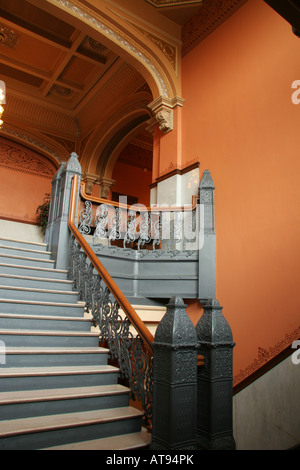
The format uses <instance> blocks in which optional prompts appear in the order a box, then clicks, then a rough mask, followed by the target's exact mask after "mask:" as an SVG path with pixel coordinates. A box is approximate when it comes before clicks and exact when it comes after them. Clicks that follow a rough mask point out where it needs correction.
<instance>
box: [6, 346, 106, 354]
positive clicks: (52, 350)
mask: <svg viewBox="0 0 300 470" xmlns="http://www.w3.org/2000/svg"><path fill="white" fill-rule="evenodd" d="M108 351H109V350H108V349H106V348H99V347H98V346H96V347H94V348H93V347H92V348H89V347H86V348H83V347H79V348H74V347H70V348H69V347H66V348H64V347H61V348H60V347H46V348H44V347H36V348H32V347H15V348H14V347H12V348H10V347H7V348H6V352H7V353H10V354H32V353H35V354H56V353H66V354H76V353H78V352H83V353H86V354H90V353H98V354H103V353H107V352H108Z"/></svg>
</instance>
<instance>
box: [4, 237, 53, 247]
mask: <svg viewBox="0 0 300 470" xmlns="http://www.w3.org/2000/svg"><path fill="white" fill-rule="evenodd" d="M3 240H4V241H6V242H15V243H26V244H29V245H37V246H47V243H40V242H32V241H28V240H18V239H16V238H7V237H0V241H3Z"/></svg>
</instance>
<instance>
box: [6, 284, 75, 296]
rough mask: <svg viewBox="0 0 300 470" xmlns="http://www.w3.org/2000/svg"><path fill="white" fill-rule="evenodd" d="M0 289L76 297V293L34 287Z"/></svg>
mask: <svg viewBox="0 0 300 470" xmlns="http://www.w3.org/2000/svg"><path fill="white" fill-rule="evenodd" d="M0 289H6V290H11V291H14V290H18V291H21V292H42V293H44V294H49V293H50V294H62V295H70V296H72V295H73V296H74V295H78V292H76V291H73V290H71V291H64V290H56V289H39V288H35V287H19V286H5V285H2V284H1V285H0Z"/></svg>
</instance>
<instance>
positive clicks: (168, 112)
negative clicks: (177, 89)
mask: <svg viewBox="0 0 300 470" xmlns="http://www.w3.org/2000/svg"><path fill="white" fill-rule="evenodd" d="M183 103H184V99H183V98H180V97H179V96H175V97H174V98H166V97H164V96H159V97H158V98H156V99H155V100H154V101H152V103H150V104H149V105H148V108H149V109H150V111H151V113H152V114H153V116H154V118H155V120H156V122H157V123H158V124H159V129H160V130H161V131H163V132H164V133H165V134H166V133H167V132H170V131H172V130H173V111H174V109H175V108H176V107H177V106H181V107H182V106H183ZM151 122H152V123H153V121H151Z"/></svg>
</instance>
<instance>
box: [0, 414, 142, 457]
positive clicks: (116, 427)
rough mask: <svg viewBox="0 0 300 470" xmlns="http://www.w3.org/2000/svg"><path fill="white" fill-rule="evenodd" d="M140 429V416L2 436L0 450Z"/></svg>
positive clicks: (21, 448)
mask: <svg viewBox="0 0 300 470" xmlns="http://www.w3.org/2000/svg"><path fill="white" fill-rule="evenodd" d="M140 429H141V419H140V418H134V419H124V420H120V421H118V420H117V421H113V422H107V423H99V424H92V425H86V426H78V427H73V428H66V429H58V430H53V431H44V432H39V433H33V434H24V435H22V436H12V437H9V438H2V439H0V450H15V449H18V450H35V449H41V448H46V447H50V446H55V445H62V444H68V443H71V442H80V441H84V440H87V439H89V440H91V439H99V438H104V437H108V436H113V435H120V434H126V433H132V432H139V431H140Z"/></svg>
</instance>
